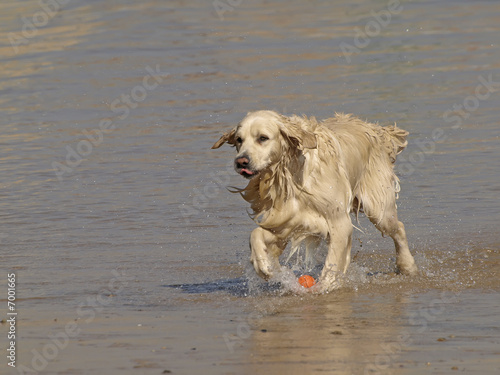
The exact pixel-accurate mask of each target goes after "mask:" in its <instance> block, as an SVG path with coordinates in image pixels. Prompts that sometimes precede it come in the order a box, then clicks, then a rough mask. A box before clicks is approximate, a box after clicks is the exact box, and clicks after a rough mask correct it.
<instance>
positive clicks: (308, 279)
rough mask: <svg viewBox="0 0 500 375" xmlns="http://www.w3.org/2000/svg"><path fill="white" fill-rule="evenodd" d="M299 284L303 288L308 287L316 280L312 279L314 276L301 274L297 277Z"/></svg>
mask: <svg viewBox="0 0 500 375" xmlns="http://www.w3.org/2000/svg"><path fill="white" fill-rule="evenodd" d="M299 284H300V285H302V286H303V287H304V288H310V287H312V286H313V285H314V284H316V280H314V277H312V276H309V275H302V276H300V277H299Z"/></svg>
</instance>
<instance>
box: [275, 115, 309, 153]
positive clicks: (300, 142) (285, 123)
mask: <svg viewBox="0 0 500 375" xmlns="http://www.w3.org/2000/svg"><path fill="white" fill-rule="evenodd" d="M280 120H281V121H280V130H281V133H282V134H283V135H284V136H285V138H286V139H287V140H289V141H290V142H291V143H292V144H293V145H294V146H295V147H297V148H298V149H299V150H303V149H304V148H316V147H317V146H318V142H317V141H316V136H315V135H314V133H313V132H312V131H310V130H308V129H304V126H302V121H304V120H302V119H300V121H294V120H297V119H291V118H289V117H286V116H283V115H281V116H280Z"/></svg>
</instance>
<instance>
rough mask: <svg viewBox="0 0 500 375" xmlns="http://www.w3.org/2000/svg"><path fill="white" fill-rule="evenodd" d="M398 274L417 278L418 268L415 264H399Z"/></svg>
mask: <svg viewBox="0 0 500 375" xmlns="http://www.w3.org/2000/svg"><path fill="white" fill-rule="evenodd" d="M396 266H397V269H398V273H400V274H402V275H405V276H416V275H418V267H417V265H416V264H415V262H412V263H406V264H397V265H396Z"/></svg>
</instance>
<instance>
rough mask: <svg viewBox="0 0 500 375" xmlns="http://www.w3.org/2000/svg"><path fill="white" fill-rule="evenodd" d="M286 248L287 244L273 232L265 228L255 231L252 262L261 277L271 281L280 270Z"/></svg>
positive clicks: (252, 240) (252, 236)
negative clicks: (281, 258)
mask: <svg viewBox="0 0 500 375" xmlns="http://www.w3.org/2000/svg"><path fill="white" fill-rule="evenodd" d="M285 247H286V242H285V241H283V240H280V239H279V238H278V237H277V236H276V235H275V234H273V233H272V232H270V231H268V230H266V229H263V228H257V229H254V230H253V232H252V234H251V235H250V248H251V250H252V255H251V257H250V261H251V262H252V264H253V267H254V268H255V271H256V272H257V274H258V275H259V276H260V277H262V278H263V279H265V280H269V279H270V278H271V277H272V276H273V274H274V273H275V272H276V271H278V270H279V269H280V262H279V256H280V255H281V253H282V252H283V250H284V249H285Z"/></svg>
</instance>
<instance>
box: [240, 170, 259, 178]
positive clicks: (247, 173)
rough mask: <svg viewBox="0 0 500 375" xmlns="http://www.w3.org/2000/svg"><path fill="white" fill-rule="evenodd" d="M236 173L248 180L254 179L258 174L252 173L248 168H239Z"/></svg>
mask: <svg viewBox="0 0 500 375" xmlns="http://www.w3.org/2000/svg"><path fill="white" fill-rule="evenodd" d="M238 173H239V174H240V175H242V176H243V177H245V178H248V179H250V178H252V177H255V176H256V175H257V174H258V173H259V172H256V171H252V170H250V169H248V168H241V169H240V170H238Z"/></svg>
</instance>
